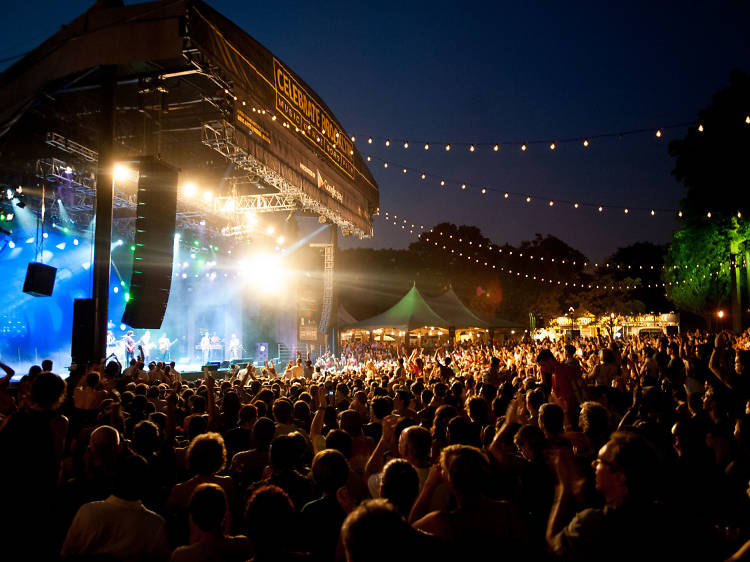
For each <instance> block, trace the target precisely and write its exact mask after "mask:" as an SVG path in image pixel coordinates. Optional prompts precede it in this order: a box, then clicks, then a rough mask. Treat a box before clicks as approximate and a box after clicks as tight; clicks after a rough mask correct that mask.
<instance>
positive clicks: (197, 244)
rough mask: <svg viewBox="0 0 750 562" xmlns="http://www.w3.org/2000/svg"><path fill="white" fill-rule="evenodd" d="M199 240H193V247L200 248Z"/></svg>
mask: <svg viewBox="0 0 750 562" xmlns="http://www.w3.org/2000/svg"><path fill="white" fill-rule="evenodd" d="M200 245H201V243H200V240H193V246H200Z"/></svg>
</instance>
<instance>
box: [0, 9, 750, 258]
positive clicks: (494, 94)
mask: <svg viewBox="0 0 750 562" xmlns="http://www.w3.org/2000/svg"><path fill="white" fill-rule="evenodd" d="M128 3H131V2H128ZM209 3H210V4H211V5H212V6H213V7H215V8H216V9H218V10H219V11H221V12H222V13H223V14H224V15H225V16H227V17H228V18H230V19H232V20H234V21H235V22H236V23H237V24H238V25H239V26H240V27H242V28H243V29H245V31H247V32H248V33H249V34H250V35H252V36H254V37H255V38H256V39H258V40H259V41H260V42H262V43H263V44H264V45H265V46H266V47H268V48H269V49H270V50H271V51H272V52H274V53H275V54H276V55H277V56H279V57H280V58H281V59H283V60H284V61H285V62H286V63H287V64H288V65H289V66H290V67H291V68H293V69H294V70H295V71H296V72H297V73H298V74H299V75H300V76H301V77H302V78H303V79H304V80H306V81H307V82H308V83H309V84H310V85H311V86H312V87H313V88H314V89H315V90H316V91H317V92H318V94H320V96H321V97H322V98H323V99H324V100H325V101H326V103H327V104H328V105H329V106H330V107H331V109H332V110H333V112H334V113H335V114H336V116H337V117H338V119H339V120H340V121H341V123H342V124H343V125H344V127H345V128H346V129H347V131H349V132H350V133H353V134H356V135H357V145H358V147H359V149H360V151H361V152H362V154H363V155H364V156H366V155H368V154H372V155H373V156H374V157H377V158H381V159H386V160H388V161H389V162H391V163H399V164H403V165H406V166H407V167H410V168H414V169H419V170H425V171H430V172H433V173H436V174H439V175H445V177H446V178H455V179H458V180H461V181H465V182H467V183H473V184H477V185H480V184H481V185H487V186H488V187H493V188H497V189H500V190H506V189H507V190H509V191H515V192H523V193H529V194H531V195H537V196H539V198H540V199H541V197H542V196H543V197H544V198H545V202H544V203H543V204H542V203H536V204H532V205H527V204H525V203H523V202H522V200H521V199H520V198H518V197H516V198H515V199H514V198H511V199H510V200H505V199H504V198H503V196H502V194H501V193H499V194H498V193H492V192H490V193H489V194H487V195H484V196H483V195H481V194H480V193H479V190H478V189H468V190H466V191H462V190H461V189H460V188H459V187H458V186H456V185H449V187H448V188H441V187H440V185H439V182H438V181H437V180H433V181H432V182H429V183H425V182H421V181H420V180H419V179H418V177H417V174H416V173H413V172H410V173H408V174H406V175H404V174H402V173H401V169H402V167H397V166H395V165H394V164H391V165H390V166H389V168H388V169H384V168H383V165H382V162H377V161H373V162H372V163H371V169H372V170H373V173H374V175H375V177H376V179H377V180H378V182H379V184H380V188H381V209H384V210H388V211H390V212H391V213H395V214H398V215H402V216H404V217H405V218H407V219H408V220H409V222H415V223H419V224H424V225H425V226H431V225H434V224H435V223H437V222H442V221H450V222H455V223H465V224H475V225H477V226H478V227H480V228H481V229H482V231H483V232H484V233H485V235H487V236H488V237H489V238H491V239H492V240H493V241H494V242H496V243H500V244H502V243H504V242H506V241H507V242H510V243H513V244H516V243H518V242H519V241H521V240H525V239H530V238H533V237H534V234H535V233H537V232H540V233H542V234H547V233H551V234H554V235H556V236H558V237H560V238H562V239H563V240H565V241H566V242H568V243H569V244H571V245H572V246H574V247H576V248H578V249H580V250H581V251H583V252H584V253H585V254H587V255H588V256H589V257H590V258H591V259H593V260H601V259H602V258H603V257H605V256H606V255H608V254H610V253H611V252H613V251H614V250H616V249H617V247H619V246H623V245H627V244H630V243H633V242H636V241H640V240H650V241H653V242H658V243H661V242H666V241H668V240H669V239H670V237H671V233H672V230H673V229H674V228H676V226H677V224H676V222H674V221H673V220H672V219H671V217H668V216H666V215H665V214H662V216H661V217H660V216H659V214H658V213H657V216H656V217H654V218H652V217H650V216H649V214H648V213H647V212H641V213H631V214H630V215H628V216H625V215H624V214H623V213H622V212H621V211H620V212H619V213H614V212H610V213H604V215H598V214H597V213H596V212H595V211H592V210H583V209H579V210H574V209H572V208H570V206H566V207H565V208H563V207H562V206H560V205H556V206H554V207H552V208H550V207H549V206H548V203H547V202H548V201H549V199H550V198H551V199H567V200H580V201H582V202H583V201H589V202H595V203H599V202H601V203H604V204H607V203H609V204H613V205H626V206H631V207H647V208H651V207H655V208H676V207H677V206H678V203H679V199H680V197H681V195H682V187H681V186H680V185H679V184H678V183H677V182H676V181H675V180H674V179H673V178H672V177H671V176H670V170H671V168H672V161H671V159H670V158H669V155H668V153H667V143H668V142H669V140H670V139H671V138H675V137H677V136H680V135H682V134H683V133H684V130H680V129H677V130H674V131H667V132H665V134H664V136H663V137H662V138H661V139H657V138H656V137H655V135H654V134H653V132H648V133H644V134H641V135H634V136H626V137H625V138H623V139H621V140H618V139H605V140H601V141H598V142H592V144H591V146H590V147H589V148H587V149H584V148H583V147H582V146H580V145H578V144H570V145H560V146H558V148H557V149H556V150H555V151H554V152H552V151H550V150H549V148H546V147H544V146H538V145H537V146H533V147H531V148H530V149H529V150H527V151H526V152H523V153H522V152H521V151H520V149H519V147H518V146H515V147H508V148H503V149H501V150H500V151H499V152H497V153H495V152H493V151H491V150H489V149H487V148H485V149H483V150H479V151H477V152H475V153H469V152H468V151H467V150H466V149H463V150H458V149H454V150H451V151H450V152H448V153H446V152H445V150H444V149H443V148H442V147H440V146H437V145H433V146H432V147H431V149H430V151H428V152H426V153H425V151H424V149H423V148H421V147H422V145H423V141H424V140H430V141H435V142H437V141H466V142H474V141H477V142H481V141H485V142H500V141H516V140H517V141H519V142H520V141H524V140H530V139H540V138H541V139H561V138H564V137H570V136H580V135H589V134H596V133H602V132H613V131H620V130H627V129H632V128H639V127H653V128H654V131H655V128H657V127H660V126H665V125H668V124H672V123H679V122H683V121H687V120H691V119H695V118H696V116H697V112H698V110H700V109H701V108H703V107H705V106H706V105H708V104H709V103H710V100H711V95H712V94H713V93H714V92H715V91H716V90H717V89H720V88H722V87H724V86H726V85H727V83H728V79H729V71H730V70H731V69H733V68H741V69H743V70H745V71H750V41H749V40H748V39H747V38H748V36H749V35H750V34H749V33H748V23H750V3H748V2H746V1H745V2H653V1H651V2H627V3H626V2H620V3H613V2H564V3H563V2H486V3H481V2H477V3H449V2H436V1H435V2H424V3H422V2H392V3H390V2H340V3H339V2H288V1H278V0H277V1H274V2H250V1H243V2H239V1H235V0H213V1H210V2H209ZM8 4H9V5H7V6H4V19H5V22H6V25H5V26H4V30H3V34H2V36H0V59H1V58H5V57H7V56H10V55H13V54H16V53H20V52H23V51H26V50H28V49H30V48H32V47H34V46H35V45H36V44H37V43H39V42H40V41H41V40H43V39H44V38H46V37H47V36H48V35H50V34H51V33H53V32H54V31H56V30H57V29H58V28H59V25H60V24H62V23H64V22H67V21H70V20H71V19H73V18H74V17H75V16H77V15H78V14H80V13H81V12H83V11H85V10H86V9H87V8H88V7H89V6H90V5H91V4H92V1H91V0H66V1H65V2H58V1H51V0H26V1H25V2H14V3H12V4H11V3H8ZM6 64H7V63H6ZM748 106H749V108H748V112H750V101H749V102H748ZM367 135H377V136H382V137H390V138H407V139H409V141H410V148H409V149H408V150H406V151H404V150H403V149H402V148H396V145H395V144H392V145H391V148H385V147H384V145H383V143H382V142H380V143H375V144H373V145H371V146H368V145H367V144H366V140H365V139H366V137H367ZM535 202H536V199H535ZM412 239H413V237H410V236H409V235H408V234H405V233H403V232H402V231H401V230H397V229H395V228H394V227H393V226H392V225H388V224H386V223H385V221H384V220H383V219H382V218H376V219H375V237H374V239H372V240H367V241H363V242H357V243H351V242H349V241H347V242H345V244H346V245H367V246H375V247H405V246H406V245H407V244H408V243H409V242H410V241H411V240H412Z"/></svg>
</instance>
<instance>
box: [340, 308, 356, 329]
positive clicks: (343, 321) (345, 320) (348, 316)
mask: <svg viewBox="0 0 750 562" xmlns="http://www.w3.org/2000/svg"><path fill="white" fill-rule="evenodd" d="M338 321H339V326H345V325H347V324H354V323H355V322H356V321H357V319H356V318H355V317H354V316H352V313H351V312H349V311H348V310H347V309H346V308H344V306H343V305H339V312H338Z"/></svg>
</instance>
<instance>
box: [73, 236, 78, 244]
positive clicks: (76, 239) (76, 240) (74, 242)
mask: <svg viewBox="0 0 750 562" xmlns="http://www.w3.org/2000/svg"><path fill="white" fill-rule="evenodd" d="M73 246H78V238H73Z"/></svg>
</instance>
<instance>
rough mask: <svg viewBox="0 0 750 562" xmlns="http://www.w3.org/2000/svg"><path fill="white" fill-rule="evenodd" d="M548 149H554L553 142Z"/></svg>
mask: <svg viewBox="0 0 750 562" xmlns="http://www.w3.org/2000/svg"><path fill="white" fill-rule="evenodd" d="M549 149H550V150H555V143H554V142H553V143H552V144H551V145H549Z"/></svg>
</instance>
